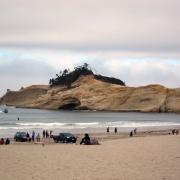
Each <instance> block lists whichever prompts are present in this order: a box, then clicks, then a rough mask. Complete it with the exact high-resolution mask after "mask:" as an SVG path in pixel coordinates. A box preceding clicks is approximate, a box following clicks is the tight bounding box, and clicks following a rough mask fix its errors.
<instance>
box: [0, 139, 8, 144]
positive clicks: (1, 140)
mask: <svg viewBox="0 0 180 180" xmlns="http://www.w3.org/2000/svg"><path fill="white" fill-rule="evenodd" d="M4 144H5V145H8V144H10V139H9V138H6V140H5V139H4V138H1V139H0V145H4Z"/></svg>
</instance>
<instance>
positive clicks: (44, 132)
mask: <svg viewBox="0 0 180 180" xmlns="http://www.w3.org/2000/svg"><path fill="white" fill-rule="evenodd" d="M45 136H46V131H45V130H43V138H45Z"/></svg>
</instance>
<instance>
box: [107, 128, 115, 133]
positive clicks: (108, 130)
mask: <svg viewBox="0 0 180 180" xmlns="http://www.w3.org/2000/svg"><path fill="white" fill-rule="evenodd" d="M106 132H107V133H109V132H110V129H109V127H107V130H106ZM114 133H115V134H117V127H115V128H114Z"/></svg>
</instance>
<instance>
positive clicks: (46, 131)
mask: <svg viewBox="0 0 180 180" xmlns="http://www.w3.org/2000/svg"><path fill="white" fill-rule="evenodd" d="M49 137H50V138H52V137H53V131H52V130H50V131H48V130H43V138H49Z"/></svg>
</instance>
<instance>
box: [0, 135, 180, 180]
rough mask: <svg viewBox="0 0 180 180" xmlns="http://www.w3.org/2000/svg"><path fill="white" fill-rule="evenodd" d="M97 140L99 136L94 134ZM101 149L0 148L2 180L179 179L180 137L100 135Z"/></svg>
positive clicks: (73, 146)
mask: <svg viewBox="0 0 180 180" xmlns="http://www.w3.org/2000/svg"><path fill="white" fill-rule="evenodd" d="M94 136H95V137H97V135H95V134H94ZM97 138H98V139H99V140H100V142H101V145H79V143H77V144H62V143H58V144H55V143H51V142H49V141H45V142H44V143H45V145H44V146H42V143H39V144H35V143H30V144H29V143H12V144H11V145H7V146H5V145H2V146H0V179H2V180H12V179H13V180H30V179H34V180H41V179H42V180H50V179H52V180H60V179H63V180H64V179H66V180H78V179H79V180H94V179H95V180H104V179H105V180H160V179H168V180H177V179H180V166H179V165H180V135H163V134H162V133H160V134H157V133H156V134H153V135H139V136H137V137H132V138H130V137H127V136H126V137H125V136H124V135H120V136H115V135H106V134H101V135H99V136H98V137H97Z"/></svg>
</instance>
